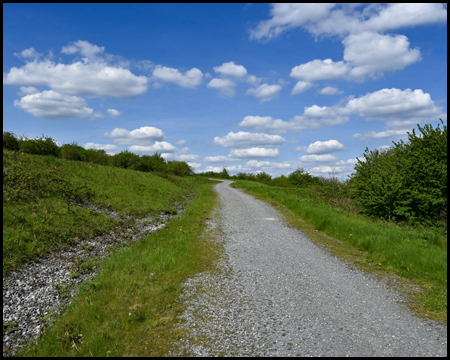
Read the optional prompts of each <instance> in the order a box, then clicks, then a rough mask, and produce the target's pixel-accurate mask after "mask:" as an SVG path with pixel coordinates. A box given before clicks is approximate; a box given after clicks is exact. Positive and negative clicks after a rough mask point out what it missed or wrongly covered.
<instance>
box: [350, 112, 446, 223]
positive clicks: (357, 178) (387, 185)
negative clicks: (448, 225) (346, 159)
mask: <svg viewBox="0 0 450 360" xmlns="http://www.w3.org/2000/svg"><path fill="white" fill-rule="evenodd" d="M441 122H442V124H443V121H442V120H441ZM417 126H418V129H419V131H420V132H421V135H419V136H417V135H416V133H415V131H414V130H413V131H412V133H408V142H407V143H404V142H403V141H400V142H399V143H395V142H394V147H393V148H390V149H389V150H386V151H379V150H373V151H369V149H367V148H366V150H365V152H364V160H365V161H361V160H359V159H358V163H357V164H356V165H355V171H356V172H355V173H354V174H353V175H352V178H351V183H352V185H353V187H354V191H355V193H354V194H355V195H354V196H355V201H356V202H357V203H358V204H359V205H361V206H362V207H363V208H365V209H366V211H367V212H368V213H370V214H373V215H377V216H383V217H387V218H389V219H390V218H391V216H396V217H397V218H398V219H400V220H409V221H410V222H415V221H419V222H430V221H432V220H440V221H446V217H447V126H446V125H444V127H443V129H440V127H439V125H438V127H437V128H436V129H433V127H432V126H431V125H428V124H427V125H425V126H424V127H421V126H419V125H417Z"/></svg>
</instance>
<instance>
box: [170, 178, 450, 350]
mask: <svg viewBox="0 0 450 360" xmlns="http://www.w3.org/2000/svg"><path fill="white" fill-rule="evenodd" d="M230 183H231V181H224V182H223V183H221V184H217V185H216V187H215V189H216V191H217V192H218V194H219V197H220V201H221V207H220V210H219V212H220V216H219V218H218V220H217V221H218V224H217V225H219V226H221V228H222V231H223V233H224V237H223V238H222V239H221V241H222V242H223V247H224V255H223V257H222V260H221V261H220V262H219V265H218V269H217V270H216V271H214V272H210V273H203V274H200V275H198V276H196V277H194V278H192V279H190V280H188V281H187V282H186V283H185V285H184V286H185V287H184V291H183V294H182V297H183V299H184V301H185V303H186V305H187V309H186V311H185V313H184V314H183V315H182V318H183V319H184V320H185V322H184V323H182V324H181V327H182V328H183V329H185V331H186V336H185V337H184V338H183V339H181V340H179V341H178V342H177V345H178V346H179V347H178V348H177V350H173V351H172V352H171V355H183V354H188V355H189V354H190V355H193V356H218V355H225V356H233V355H234V356H447V327H446V326H443V325H439V324H437V323H434V322H431V321H427V320H422V319H419V318H417V317H416V316H415V315H414V314H413V313H412V312H411V311H410V310H408V309H406V308H405V307H404V306H402V303H403V304H404V299H403V298H402V297H401V296H400V295H399V294H398V293H396V292H395V291H393V290H390V289H389V288H387V286H386V285H384V284H382V283H379V282H377V281H376V280H375V279H373V278H371V277H369V276H368V275H367V274H365V273H363V272H361V271H359V270H355V269H353V268H352V267H351V266H349V265H348V264H346V263H344V262H342V261H340V260H338V259H337V258H335V257H333V256H332V255H330V254H329V253H328V252H327V251H326V250H324V249H321V248H320V247H318V246H316V245H315V244H314V243H313V242H312V241H311V240H309V239H308V238H307V237H306V236H305V235H304V234H303V233H302V232H300V231H299V230H298V229H294V228H293V227H289V226H288V225H287V223H285V222H284V221H283V220H282V215H281V214H280V213H278V212H277V211H276V210H274V209H273V208H272V207H270V206H269V205H267V204H266V203H264V202H262V201H259V200H255V199H254V198H253V197H251V196H250V195H247V194H245V193H243V192H242V191H241V190H239V189H233V188H230V187H229V184H230Z"/></svg>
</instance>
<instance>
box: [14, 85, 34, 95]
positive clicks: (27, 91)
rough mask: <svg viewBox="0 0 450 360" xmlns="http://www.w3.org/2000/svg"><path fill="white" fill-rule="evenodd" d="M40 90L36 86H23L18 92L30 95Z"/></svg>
mask: <svg viewBox="0 0 450 360" xmlns="http://www.w3.org/2000/svg"><path fill="white" fill-rule="evenodd" d="M38 92H39V90H38V89H36V88H35V87H34V86H21V87H20V92H18V94H19V95H21V96H23V95H30V94H36V93H38Z"/></svg>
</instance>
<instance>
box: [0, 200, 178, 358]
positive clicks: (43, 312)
mask: <svg viewBox="0 0 450 360" xmlns="http://www.w3.org/2000/svg"><path fill="white" fill-rule="evenodd" d="M78 206H85V207H88V208H91V209H92V210H93V211H95V212H97V213H101V214H104V215H105V216H109V217H111V218H114V219H115V220H120V221H121V222H122V223H123V224H124V223H125V224H127V226H126V229H125V230H122V232H118V231H114V230H112V231H110V232H109V233H106V234H102V235H100V236H97V237H95V238H93V239H89V240H82V241H79V242H77V243H75V244H70V245H66V246H64V248H63V249H60V250H56V251H52V252H49V253H48V254H46V255H44V256H42V257H41V258H39V259H38V260H36V261H34V262H31V263H28V264H26V265H24V266H23V267H22V268H21V269H20V270H18V271H11V272H9V273H8V274H6V275H5V276H3V356H14V354H15V353H16V352H17V350H18V348H19V347H20V346H21V345H23V344H25V343H27V342H29V341H31V340H33V339H35V338H37V336H38V335H39V334H41V333H42V332H43V331H44V329H45V327H46V326H47V325H48V324H49V323H51V321H52V319H54V317H55V316H58V315H60V314H61V312H62V311H63V309H64V308H65V307H66V306H67V305H68V304H69V303H70V299H71V298H72V297H73V296H74V295H75V293H76V290H77V288H78V285H79V284H81V283H83V282H85V281H86V280H91V279H92V278H93V277H94V276H95V275H96V274H97V272H96V271H97V269H98V266H99V260H98V259H100V258H105V257H108V256H109V255H110V254H111V251H112V249H113V248H117V247H121V246H125V245H129V244H131V243H133V242H136V241H138V240H140V239H141V238H143V237H144V236H146V235H148V234H149V233H152V232H154V231H156V230H158V229H160V228H162V227H164V226H165V223H166V222H167V221H168V220H169V219H170V218H171V217H172V216H173V215H172V214H171V213H169V212H165V213H161V214H160V216H159V218H157V219H155V218H151V217H145V218H142V219H137V220H134V219H132V218H131V217H129V216H120V215H119V214H118V213H116V212H114V211H112V210H109V209H105V208H100V207H97V206H94V205H90V204H78ZM181 212H182V208H181V206H178V208H177V214H179V213H181ZM115 230H117V229H115ZM94 258H96V259H97V261H95V263H96V265H94V266H93V269H92V271H90V272H87V271H86V272H80V271H77V270H78V269H77V268H78V264H79V263H80V262H82V261H85V260H88V259H94ZM72 271H74V272H75V271H76V272H77V277H73V276H71V272H72ZM72 275H74V273H72Z"/></svg>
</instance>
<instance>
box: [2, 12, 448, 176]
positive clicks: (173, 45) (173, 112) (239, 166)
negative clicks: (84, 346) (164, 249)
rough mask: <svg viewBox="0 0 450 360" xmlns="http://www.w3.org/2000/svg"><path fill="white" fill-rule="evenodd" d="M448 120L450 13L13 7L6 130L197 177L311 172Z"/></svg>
mask: <svg viewBox="0 0 450 360" xmlns="http://www.w3.org/2000/svg"><path fill="white" fill-rule="evenodd" d="M439 118H442V119H443V120H444V121H445V123H446V122H447V9H446V8H444V6H443V5H442V4H373V5H367V4H360V5H348V4H346V5H341V4H275V5H270V4H247V5H244V4H107V5H104V4H3V129H4V131H12V132H14V133H15V134H16V135H19V136H22V135H24V136H28V137H30V138H35V137H39V136H41V135H42V134H44V135H46V136H51V137H52V138H53V139H55V140H56V141H58V142H59V143H61V144H62V143H72V142H74V141H75V142H77V143H78V144H79V145H82V146H84V147H86V148H96V149H105V150H106V151H107V152H108V153H111V154H113V153H117V152H120V151H123V150H130V151H133V152H135V153H139V154H153V153H154V152H159V153H162V155H163V156H164V157H165V158H166V159H167V160H182V161H186V162H188V163H189V164H190V165H191V166H192V167H193V168H194V170H195V171H196V172H203V171H209V170H212V171H221V170H222V168H223V167H226V168H227V169H228V170H229V172H230V173H231V174H236V173H237V172H252V173H256V172H259V171H265V172H267V173H269V174H271V175H273V176H279V175H280V174H285V175H287V174H289V173H290V172H292V171H294V170H295V169H297V168H298V167H303V168H305V169H306V170H307V171H309V172H310V173H312V174H314V175H317V176H325V177H327V176H329V173H330V171H332V170H334V171H335V172H337V173H338V174H339V176H340V177H341V179H344V178H345V177H346V176H347V175H348V174H350V173H352V171H353V168H354V164H355V162H356V157H362V154H363V152H364V149H365V148H366V147H369V149H376V148H383V147H387V146H390V145H392V141H398V140H399V139H404V140H406V139H407V134H406V132H407V131H411V130H412V129H413V128H415V127H416V124H425V123H431V124H433V126H436V125H437V124H438V123H439Z"/></svg>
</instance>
